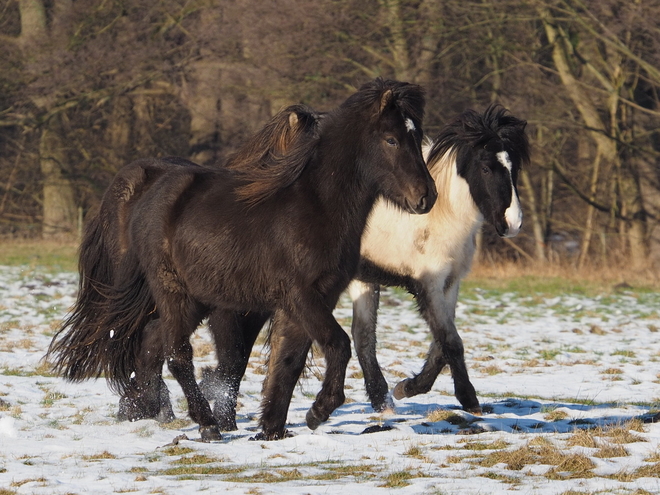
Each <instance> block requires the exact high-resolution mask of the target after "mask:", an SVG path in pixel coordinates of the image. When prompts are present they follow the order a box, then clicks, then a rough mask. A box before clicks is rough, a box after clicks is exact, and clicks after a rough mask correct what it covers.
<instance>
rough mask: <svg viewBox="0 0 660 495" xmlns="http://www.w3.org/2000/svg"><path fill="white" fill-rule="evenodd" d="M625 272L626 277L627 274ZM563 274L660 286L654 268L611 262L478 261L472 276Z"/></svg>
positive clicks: (610, 282)
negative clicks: (632, 268)
mask: <svg viewBox="0 0 660 495" xmlns="http://www.w3.org/2000/svg"><path fill="white" fill-rule="evenodd" d="M624 274H625V277H624ZM529 277H536V278H548V279H552V278H561V279H562V280H564V281H565V282H567V283H578V284H583V283H585V282H586V283H589V284H594V285H600V286H601V287H602V286H603V285H605V286H611V287H614V286H615V285H617V284H620V283H623V282H626V283H627V284H629V285H632V286H635V287H640V286H643V287H649V288H658V287H660V277H659V276H658V274H657V273H654V271H653V270H640V271H637V272H635V271H632V270H631V269H630V267H629V266H626V267H624V266H620V265H617V264H611V265H608V266H597V267H596V266H584V267H581V268H576V267H575V266H572V265H563V264H550V263H548V264H540V263H498V264H492V263H487V262H483V261H481V262H476V263H475V264H474V266H473V267H472V270H471V272H470V275H469V276H468V280H470V279H479V280H481V279H492V280H494V281H497V280H510V279H515V278H529Z"/></svg>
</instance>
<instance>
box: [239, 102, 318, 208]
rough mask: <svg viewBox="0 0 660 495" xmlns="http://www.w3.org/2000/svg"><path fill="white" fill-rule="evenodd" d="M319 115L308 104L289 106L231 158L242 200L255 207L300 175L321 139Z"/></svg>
mask: <svg viewBox="0 0 660 495" xmlns="http://www.w3.org/2000/svg"><path fill="white" fill-rule="evenodd" d="M318 118H319V117H318V114H317V113H316V112H315V111H314V110H313V109H312V108H310V107H308V106H306V105H292V106H290V107H287V108H286V109H284V110H283V111H281V112H279V113H278V114H277V115H275V117H273V118H272V119H271V120H270V121H269V122H268V123H267V124H266V125H265V126H264V127H263V128H262V129H261V130H260V131H259V132H257V133H256V134H255V135H254V136H253V137H251V138H250V139H249V140H248V141H247V143H245V144H244V145H243V146H241V148H240V149H239V150H238V151H236V152H235V153H234V154H233V155H232V156H230V157H229V160H228V161H227V164H226V168H228V169H230V170H233V171H234V172H236V175H237V176H238V177H240V178H241V179H242V180H243V181H244V183H243V184H242V185H241V186H239V187H238V188H237V195H238V197H239V198H240V199H241V200H242V201H245V202H246V203H248V204H249V205H251V206H254V205H256V204H258V203H260V202H262V201H263V200H265V199H266V198H268V197H270V196H272V195H273V193H275V192H276V191H278V190H279V189H282V188H285V187H287V186H289V185H291V183H293V182H294V181H295V180H296V179H297V178H298V177H300V174H301V173H302V172H303V170H304V169H305V167H306V165H307V163H308V162H309V159H310V158H311V156H312V154H313V153H314V151H315V149H316V147H317V145H318V142H319V133H318Z"/></svg>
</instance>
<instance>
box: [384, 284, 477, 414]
mask: <svg viewBox="0 0 660 495" xmlns="http://www.w3.org/2000/svg"><path fill="white" fill-rule="evenodd" d="M431 294H434V295H426V293H422V294H420V296H419V298H420V301H419V302H420V306H421V308H422V313H423V315H424V318H425V319H426V321H427V322H428V324H429V326H430V327H431V332H432V333H433V342H432V343H431V347H430V349H429V354H428V357H427V359H426V362H425V363H424V367H423V368H422V371H421V372H420V373H419V374H418V375H416V376H414V377H413V378H408V379H406V380H403V381H402V382H401V383H399V384H398V385H397V386H396V387H395V388H394V397H395V398H397V399H400V398H403V397H412V396H413V395H417V394H421V393H426V392H428V391H429V390H431V387H432V386H433V383H434V382H435V379H436V378H437V377H438V374H439V373H440V372H441V371H442V368H444V366H445V365H446V364H448V365H449V367H450V368H451V374H452V377H453V379H454V393H455V395H456V399H458V401H459V402H460V403H461V405H462V406H463V409H465V410H466V411H469V412H472V413H475V414H481V406H480V405H479V400H478V399H477V393H476V391H475V390H474V386H473V385H472V383H471V382H470V378H469V376H468V372H467V367H466V366H465V356H464V352H465V351H464V348H463V341H462V339H461V337H460V335H459V334H458V331H457V330H456V326H455V325H454V314H455V308H456V298H457V296H458V283H456V284H455V285H454V286H452V287H451V288H449V289H446V290H445V291H435V292H433V291H431Z"/></svg>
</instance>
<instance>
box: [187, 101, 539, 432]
mask: <svg viewBox="0 0 660 495" xmlns="http://www.w3.org/2000/svg"><path fill="white" fill-rule="evenodd" d="M525 127H526V122H525V121H523V120H520V119H518V118H516V117H514V116H512V115H510V114H509V112H508V111H507V110H505V109H504V108H503V107H501V106H499V105H493V106H490V107H489V108H488V109H486V111H485V112H484V113H477V112H475V111H472V110H469V111H466V112H464V113H463V114H461V115H459V116H458V117H457V118H455V119H454V120H453V121H451V122H450V123H448V124H447V125H446V126H445V127H444V128H443V130H442V131H441V132H440V134H439V135H438V136H437V138H436V139H435V140H434V141H433V142H431V143H428V144H426V145H425V147H424V148H425V149H424V152H425V156H426V159H427V164H428V167H429V170H430V173H431V176H432V177H433V179H434V181H435V184H436V188H437V190H438V200H437V201H436V204H435V206H434V207H433V209H432V210H431V211H430V212H429V214H428V215H423V216H418V215H410V214H408V213H406V212H404V211H401V210H400V209H399V208H396V207H394V206H393V205H391V204H389V202H388V201H386V200H379V201H378V202H377V203H376V205H375V206H374V209H373V210H372V213H371V215H370V217H369V221H368V226H367V229H366V231H365V233H364V235H363V237H362V245H361V261H360V265H359V269H358V273H357V276H356V279H355V280H354V281H353V282H352V283H351V285H350V286H349V289H350V295H351V297H352V298H353V301H354V303H353V324H352V328H351V331H352V335H353V339H354V345H355V349H356V352H357V356H358V359H359V362H360V365H361V367H362V369H363V371H364V380H365V385H366V389H367V394H368V396H369V398H370V401H371V404H372V407H373V408H374V409H375V410H376V411H383V410H385V409H387V408H391V407H393V404H392V400H391V398H390V396H389V394H388V384H387V382H386V380H385V378H384V377H383V374H382V372H381V369H380V366H379V364H378V360H377V358H376V321H377V310H378V303H379V289H380V286H381V285H384V286H400V287H404V288H406V289H407V290H408V291H409V292H410V293H411V294H413V295H414V296H415V298H416V300H417V303H418V307H419V310H420V312H421V314H422V315H423V317H424V318H425V320H426V321H427V323H428V325H429V327H430V329H431V332H432V334H433V341H432V343H431V347H430V350H429V353H428V358H427V360H426V362H425V364H424V367H423V369H422V371H421V372H420V373H419V374H418V375H416V376H415V377H413V378H409V379H406V380H404V381H403V382H401V383H399V384H398V385H397V386H396V387H395V389H394V397H395V398H397V399H401V398H404V397H412V396H414V395H417V394H420V393H425V392H428V391H429V390H430V389H431V387H432V385H433V383H434V382H435V379H436V378H437V376H438V374H439V373H440V371H441V370H442V369H443V368H444V366H445V365H447V364H448V365H449V366H450V369H451V371H452V375H453V378H454V384H455V391H456V397H457V399H458V400H459V402H460V403H461V404H462V406H463V407H464V409H466V410H467V411H470V412H473V413H479V412H480V410H481V409H480V405H479V401H478V400H477V396H476V393H475V390H474V387H473V386H472V384H471V383H470V380H469V377H468V373H467V369H466V365H465V360H464V351H463V343H462V340H461V337H460V336H459V334H458V332H457V330H456V326H455V324H454V316H455V309H456V300H457V297H458V292H459V286H460V282H461V279H462V278H463V277H464V276H465V275H466V274H467V273H468V271H469V269H470V266H471V263H472V259H473V257H474V252H475V237H476V233H477V231H478V229H479V228H481V226H482V224H483V222H484V220H485V221H486V222H488V223H489V224H491V225H493V226H494V227H495V229H496V231H497V233H498V234H499V235H500V236H502V237H513V236H515V235H516V234H517V233H518V231H519V230H520V228H521V225H522V210H521V208H520V202H519V199H518V192H517V188H516V184H517V180H518V173H519V171H520V169H521V167H522V166H523V165H524V164H527V163H529V159H530V153H529V144H528V141H527V137H526V135H525ZM217 316H218V315H216V318H217ZM221 316H222V318H223V321H222V322H219V321H214V316H213V315H212V317H211V321H210V323H211V325H210V326H211V331H212V333H213V335H214V337H215V342H216V350H217V354H218V367H217V369H215V370H210V369H205V370H203V375H204V378H203V380H202V382H201V384H200V386H201V387H202V389H203V391H204V394H205V395H206V397H207V398H209V400H213V401H215V406H214V413H215V415H216V418H217V419H218V421H219V423H220V424H221V425H222V427H223V428H224V429H227V430H233V429H236V423H235V407H236V398H237V395H238V390H239V386H240V380H241V378H242V376H243V373H244V371H245V366H246V364H247V359H248V357H249V355H250V350H251V349H252V344H253V343H254V340H255V338H256V336H257V334H258V333H259V331H260V329H261V326H262V325H263V323H264V322H265V321H266V319H267V318H268V316H269V315H268V314H261V315H256V314H249V315H246V316H241V315H221ZM232 326H235V327H240V328H242V330H234V331H232V332H230V334H231V335H243V336H244V338H243V339H240V341H238V342H236V341H232V340H230V339H228V337H227V336H226V335H223V334H218V333H217V329H219V328H220V329H221V328H228V327H232ZM281 333H282V332H281V329H280V328H279V323H278V321H277V318H275V319H274V322H273V325H272V326H271V336H270V341H269V343H270V345H271V352H274V353H275V354H277V353H278V352H279V349H280V347H282V344H281V342H280V340H281V339H282V337H281ZM289 348H291V346H289ZM271 357H272V356H271ZM298 360H299V363H298V365H299V366H302V365H303V363H304V359H302V358H301V357H300V356H298ZM239 371H240V373H239ZM272 382H273V379H272V378H271V377H270V373H269V375H268V378H267V380H266V385H267V386H268V385H269V384H270V383H272Z"/></svg>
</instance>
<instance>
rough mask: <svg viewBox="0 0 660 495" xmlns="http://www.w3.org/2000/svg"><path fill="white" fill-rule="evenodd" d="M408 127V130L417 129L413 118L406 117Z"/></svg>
mask: <svg viewBox="0 0 660 495" xmlns="http://www.w3.org/2000/svg"><path fill="white" fill-rule="evenodd" d="M406 129H408V132H412V131H414V130H415V123H414V122H413V121H412V119H411V118H407V119H406Z"/></svg>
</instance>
